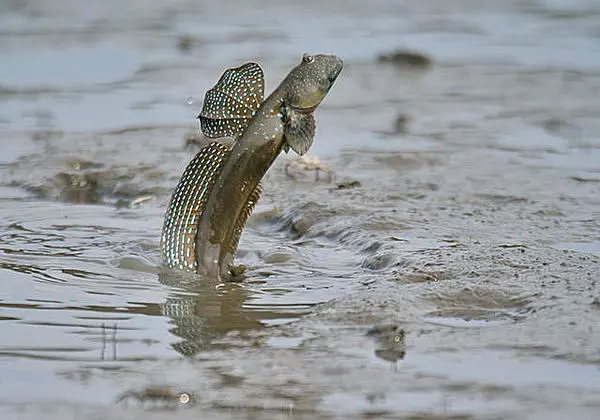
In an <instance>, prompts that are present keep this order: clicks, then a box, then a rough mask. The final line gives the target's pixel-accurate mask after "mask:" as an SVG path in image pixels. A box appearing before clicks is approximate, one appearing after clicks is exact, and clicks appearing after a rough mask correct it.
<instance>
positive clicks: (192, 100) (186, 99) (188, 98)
mask: <svg viewBox="0 0 600 420" xmlns="http://www.w3.org/2000/svg"><path fill="white" fill-rule="evenodd" d="M185 103H186V104H188V105H192V104H193V103H194V97H193V96H186V98H185Z"/></svg>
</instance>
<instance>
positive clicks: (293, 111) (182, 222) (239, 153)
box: [161, 54, 343, 279]
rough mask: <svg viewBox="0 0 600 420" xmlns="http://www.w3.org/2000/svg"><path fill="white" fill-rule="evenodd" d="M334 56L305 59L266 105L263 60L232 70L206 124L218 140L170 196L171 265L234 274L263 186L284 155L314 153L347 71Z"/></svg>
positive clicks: (167, 253) (211, 98) (166, 242)
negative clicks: (322, 118)
mask: <svg viewBox="0 0 600 420" xmlns="http://www.w3.org/2000/svg"><path fill="white" fill-rule="evenodd" d="M342 67H343V62H342V60H341V59H340V58H338V57H336V56H334V55H325V54H316V55H311V54H304V55H303V56H302V61H301V62H300V64H298V65H297V66H296V67H294V68H293V69H292V70H291V71H290V73H289V74H288V75H287V76H286V77H285V79H284V80H283V81H282V82H281V83H280V84H279V86H278V87H277V88H276V89H275V90H274V91H273V92H272V93H271V95H269V96H268V97H267V99H265V100H264V101H263V95H264V75H263V71H262V69H261V68H260V66H259V65H258V64H256V63H246V64H244V65H242V66H240V67H236V68H230V69H228V70H226V71H225V72H224V73H223V75H222V76H221V78H220V79H219V81H218V82H217V83H216V84H215V86H213V87H212V88H211V89H210V90H209V91H207V92H206V95H205V97H204V104H203V107H202V110H201V112H200V115H199V116H198V118H199V119H200V127H201V129H202V132H203V133H204V135H206V136H207V137H209V138H220V137H230V138H233V141H230V142H227V141H211V142H210V143H209V144H208V145H206V146H205V147H203V148H202V149H201V150H200V151H199V152H198V153H197V154H196V156H195V157H194V158H193V159H192V161H191V162H190V163H189V164H188V166H187V168H186V169H185V171H184V173H183V175H182V177H181V179H180V181H179V183H178V184H177V186H176V187H175V191H174V192H173V195H172V196H171V201H170V203H169V206H168V209H167V212H166V215H165V218H164V222H163V228H162V235H161V252H162V256H163V260H164V264H165V265H166V266H167V267H168V268H175V269H180V270H185V271H191V272H197V273H199V274H203V275H206V276H209V277H213V278H217V279H221V278H223V277H229V276H230V274H231V269H232V267H233V258H234V255H235V252H236V250H237V247H238V243H239V239H240V235H241V233H242V230H243V228H244V225H245V224H246V220H247V219H248V216H249V215H250V213H251V212H252V209H253V208H254V206H255V204H256V202H257V201H258V200H259V198H260V194H261V186H260V181H261V179H262V178H263V176H264V175H265V173H266V172H267V170H268V169H269V167H270V166H271V164H272V163H273V161H274V160H275V158H276V157H277V156H278V155H279V153H281V151H282V150H285V151H286V152H287V151H289V150H290V149H292V150H293V151H294V152H296V153H297V154H299V155H303V154H304V153H306V152H307V151H308V149H309V148H310V146H311V145H312V143H313V140H314V135H315V128H316V124H315V119H314V116H313V112H314V111H315V109H316V108H317V107H318V106H319V104H320V103H321V101H322V100H323V99H324V98H325V96H326V95H327V93H328V92H329V90H330V89H331V86H332V85H333V83H334V82H335V80H336V79H337V77H338V75H339V74H340V72H341V71H342Z"/></svg>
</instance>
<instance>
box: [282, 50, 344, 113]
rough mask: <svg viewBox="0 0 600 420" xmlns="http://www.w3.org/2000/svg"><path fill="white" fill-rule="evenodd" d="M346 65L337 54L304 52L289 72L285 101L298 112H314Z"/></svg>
mask: <svg viewBox="0 0 600 420" xmlns="http://www.w3.org/2000/svg"><path fill="white" fill-rule="evenodd" d="M343 66H344V63H343V61H342V60H341V59H340V58H339V57H337V56H335V55H327V54H304V55H303V56H302V61H301V62H300V64H298V65H297V66H296V67H295V68H294V69H292V71H291V72H290V73H289V74H288V76H287V78H286V80H285V82H284V83H283V84H282V85H283V86H285V92H284V95H285V96H284V103H285V105H286V106H287V107H290V108H292V109H294V110H295V111H297V112H303V113H312V112H313V111H314V110H315V109H316V108H317V106H319V104H320V103H321V101H322V100H323V98H325V96H326V95H327V92H329V89H331V86H333V83H334V82H335V80H336V79H337V77H338V75H339V74H340V72H341V71H342V68H343Z"/></svg>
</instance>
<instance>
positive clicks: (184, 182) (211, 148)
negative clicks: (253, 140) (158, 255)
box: [160, 141, 230, 272]
mask: <svg viewBox="0 0 600 420" xmlns="http://www.w3.org/2000/svg"><path fill="white" fill-rule="evenodd" d="M229 151H230V148H229V147H228V146H227V145H226V144H223V143H220V142H216V141H213V142H211V143H209V144H208V145H206V146H204V147H203V148H202V149H201V150H200V151H199V152H198V153H197V154H196V156H194V158H193V159H192V161H191V162H190V163H189V164H188V166H187V168H185V171H184V172H183V175H182V176H181V179H180V180H179V183H178V184H177V186H176V187H175V191H174V192H173V195H172V196H171V202H170V203H169V207H168V208H167V213H166V215H165V219H164V222H163V228H162V235H161V241H160V248H161V252H162V255H163V260H164V262H165V264H166V266H167V267H169V268H178V269H180V270H186V271H194V272H195V271H196V268H197V261H196V234H197V232H198V223H199V220H200V216H201V215H202V212H203V211H204V208H205V206H206V202H207V200H208V197H209V196H210V192H211V191H212V188H213V185H214V184H215V180H216V179H217V177H218V175H219V174H220V172H221V170H222V168H223V164H224V162H225V160H226V159H227V157H228V156H229Z"/></svg>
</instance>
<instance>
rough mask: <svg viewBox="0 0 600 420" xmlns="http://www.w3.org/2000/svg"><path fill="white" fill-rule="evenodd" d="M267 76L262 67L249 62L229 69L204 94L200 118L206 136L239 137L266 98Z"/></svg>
mask: <svg viewBox="0 0 600 420" xmlns="http://www.w3.org/2000/svg"><path fill="white" fill-rule="evenodd" d="M264 93H265V78H264V75H263V71H262V69H261V68H260V66H259V65H258V64H256V63H246V64H244V65H243V66H240V67H236V68H232V69H228V70H226V71H225V72H224V73H223V75H222V76H221V78H220V79H219V81H218V82H217V84H216V85H215V86H213V88H212V89H210V90H209V91H208V92H206V95H205V96H204V104H203V105H202V111H201V112H200V115H198V118H199V119H200V128H201V129H202V132H203V133H204V135H205V136H207V137H210V138H217V137H239V136H240V135H241V133H242V132H243V131H244V129H245V128H246V126H247V125H248V123H249V122H250V119H251V118H252V117H253V116H254V114H255V112H256V110H257V109H258V107H259V106H260V104H261V103H262V101H263V96H264Z"/></svg>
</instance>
